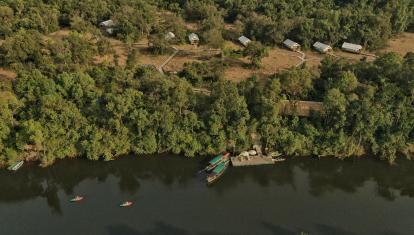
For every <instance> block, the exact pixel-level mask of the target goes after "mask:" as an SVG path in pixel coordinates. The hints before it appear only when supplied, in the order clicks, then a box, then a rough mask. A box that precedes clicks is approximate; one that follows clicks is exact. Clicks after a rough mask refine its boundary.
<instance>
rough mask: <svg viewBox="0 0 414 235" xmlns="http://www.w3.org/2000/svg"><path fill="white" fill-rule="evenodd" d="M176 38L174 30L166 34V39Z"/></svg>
mask: <svg viewBox="0 0 414 235" xmlns="http://www.w3.org/2000/svg"><path fill="white" fill-rule="evenodd" d="M174 38H175V34H174V33H173V32H168V33H167V34H166V35H165V40H167V41H169V40H171V39H174Z"/></svg>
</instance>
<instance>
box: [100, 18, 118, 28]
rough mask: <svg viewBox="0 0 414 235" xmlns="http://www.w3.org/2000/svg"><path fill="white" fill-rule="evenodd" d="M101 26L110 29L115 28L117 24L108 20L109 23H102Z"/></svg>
mask: <svg viewBox="0 0 414 235" xmlns="http://www.w3.org/2000/svg"><path fill="white" fill-rule="evenodd" d="M99 26H101V27H104V28H110V27H114V26H115V23H114V21H113V20H107V21H104V22H101V23H100V24H99Z"/></svg>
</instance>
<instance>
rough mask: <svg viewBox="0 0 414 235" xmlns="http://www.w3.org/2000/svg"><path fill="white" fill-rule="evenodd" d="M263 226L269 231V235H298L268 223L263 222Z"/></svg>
mask: <svg viewBox="0 0 414 235" xmlns="http://www.w3.org/2000/svg"><path fill="white" fill-rule="evenodd" d="M263 226H264V227H265V228H266V229H267V230H269V232H270V234H277V235H296V234H299V233H296V232H292V231H289V230H287V229H284V228H282V227H280V226H277V225H274V224H271V223H268V222H263Z"/></svg>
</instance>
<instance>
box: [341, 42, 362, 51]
mask: <svg viewBox="0 0 414 235" xmlns="http://www.w3.org/2000/svg"><path fill="white" fill-rule="evenodd" d="M342 50H344V51H347V52H351V53H356V54H359V53H361V50H362V46H361V45H358V44H352V43H348V42H344V44H342Z"/></svg>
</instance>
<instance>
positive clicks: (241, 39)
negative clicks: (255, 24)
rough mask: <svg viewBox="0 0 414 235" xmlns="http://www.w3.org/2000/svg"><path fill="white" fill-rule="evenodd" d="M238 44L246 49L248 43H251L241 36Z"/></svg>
mask: <svg viewBox="0 0 414 235" xmlns="http://www.w3.org/2000/svg"><path fill="white" fill-rule="evenodd" d="M239 42H240V43H241V44H242V45H243V46H245V47H247V45H249V43H251V42H252V40H250V39H248V38H247V37H245V36H241V37H239Z"/></svg>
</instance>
